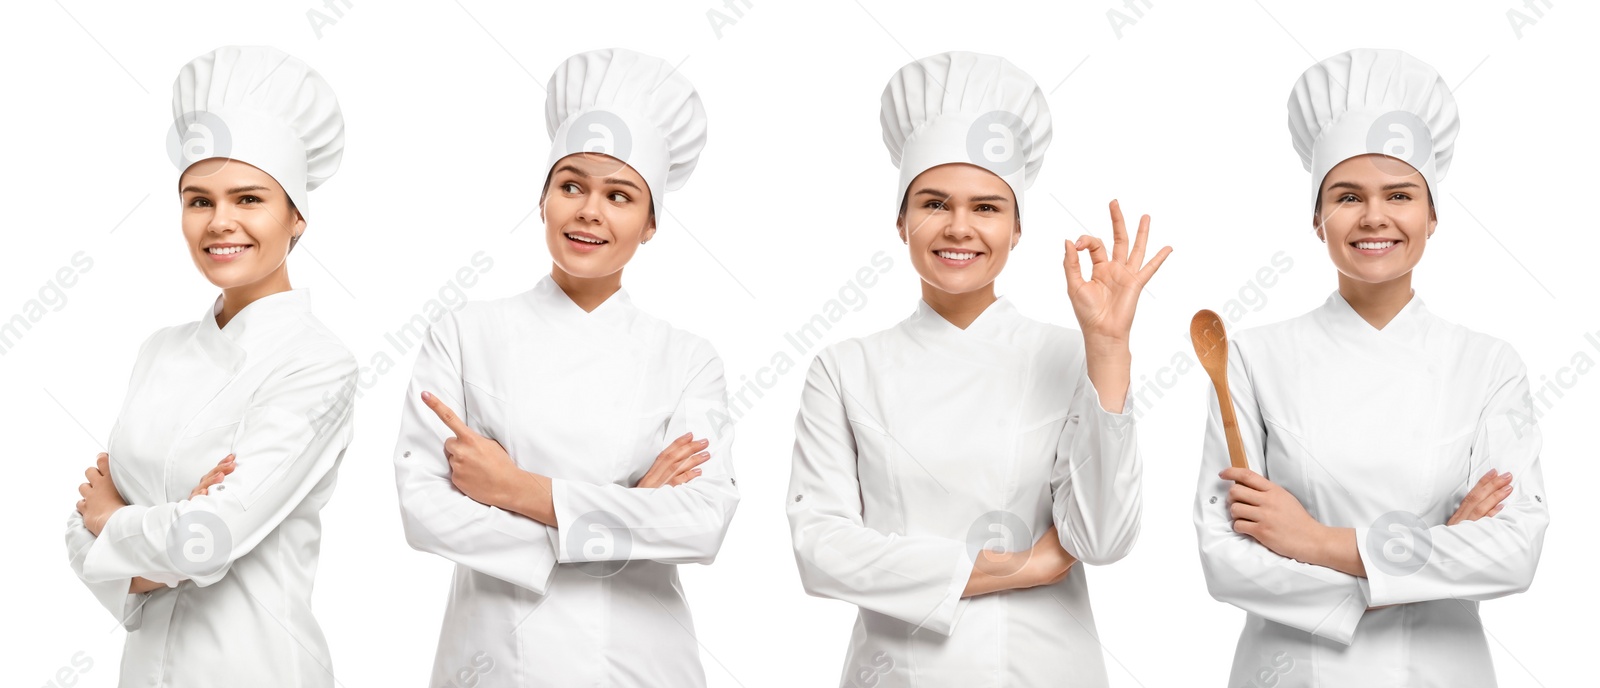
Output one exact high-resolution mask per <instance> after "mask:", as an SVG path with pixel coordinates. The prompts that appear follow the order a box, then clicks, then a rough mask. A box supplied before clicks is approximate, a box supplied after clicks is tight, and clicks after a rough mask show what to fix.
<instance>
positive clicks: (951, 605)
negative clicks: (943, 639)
mask: <svg viewBox="0 0 1600 688" xmlns="http://www.w3.org/2000/svg"><path fill="white" fill-rule="evenodd" d="M971 578H972V559H971V558H970V557H968V556H967V553H966V551H965V549H964V547H963V550H962V551H959V552H958V553H957V554H956V561H955V570H953V571H951V572H950V587H949V588H948V589H946V590H945V593H944V599H943V600H941V601H940V602H939V606H937V607H934V609H933V611H932V612H929V613H928V618H926V619H923V621H922V623H921V624H919V626H920V627H921V628H926V629H928V630H930V631H933V632H935V633H938V634H939V635H944V636H948V635H950V634H951V633H954V632H955V628H956V620H957V619H958V618H960V611H961V609H962V607H963V606H965V605H964V604H963V603H964V602H966V600H965V599H963V598H962V597H961V593H963V592H965V591H966V589H967V581H968V580H970V579H971Z"/></svg>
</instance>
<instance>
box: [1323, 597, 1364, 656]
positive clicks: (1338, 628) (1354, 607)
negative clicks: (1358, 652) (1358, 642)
mask: <svg viewBox="0 0 1600 688" xmlns="http://www.w3.org/2000/svg"><path fill="white" fill-rule="evenodd" d="M1366 613H1367V601H1366V600H1365V599H1362V597H1361V595H1357V594H1351V595H1349V596H1348V597H1345V598H1344V599H1343V600H1341V601H1340V602H1339V606H1337V607H1334V608H1333V610H1332V611H1329V612H1328V615H1327V616H1326V617H1323V619H1322V621H1321V622H1320V623H1318V624H1317V627H1316V629H1314V630H1312V632H1311V634H1312V635H1315V636H1317V637H1320V638H1327V639H1328V640H1332V641H1334V642H1336V643H1339V644H1340V645H1349V644H1350V643H1351V641H1353V640H1355V637H1356V626H1357V625H1359V624H1360V623H1361V617H1362V615H1364V614H1366Z"/></svg>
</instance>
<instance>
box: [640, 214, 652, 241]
mask: <svg viewBox="0 0 1600 688" xmlns="http://www.w3.org/2000/svg"><path fill="white" fill-rule="evenodd" d="M655 236H656V219H655V218H654V217H651V218H650V219H648V220H645V223H644V231H643V232H640V233H639V241H640V242H641V243H642V242H646V241H649V240H651V239H654V238H655Z"/></svg>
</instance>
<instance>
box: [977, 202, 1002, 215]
mask: <svg viewBox="0 0 1600 688" xmlns="http://www.w3.org/2000/svg"><path fill="white" fill-rule="evenodd" d="M978 212H980V213H996V212H1000V209H999V208H996V207H994V206H992V205H989V204H988V203H980V204H979V205H978Z"/></svg>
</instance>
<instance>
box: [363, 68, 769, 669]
mask: <svg viewBox="0 0 1600 688" xmlns="http://www.w3.org/2000/svg"><path fill="white" fill-rule="evenodd" d="M547 97H548V100H547V104H546V109H545V115H546V122H547V126H548V129H549V133H550V137H551V145H552V148H551V152H550V156H549V159H548V161H547V163H546V168H547V169H548V174H547V178H546V182H545V185H544V187H543V191H542V192H541V193H542V195H541V198H540V213H541V217H542V218H543V220H544V223H545V237H546V244H547V245H548V248H549V250H550V254H551V259H552V266H551V270H550V274H548V275H545V276H544V277H541V278H540V279H539V280H538V281H537V283H536V284H534V285H533V288H532V289H530V290H528V291H526V292H523V293H521V294H518V295H516V296H511V297H508V298H502V299H497V300H491V301H482V302H471V303H468V304H467V305H466V306H465V307H463V308H462V309H460V310H459V311H457V312H454V313H450V314H447V315H445V316H444V318H443V319H441V320H440V321H439V322H438V323H436V324H435V325H434V326H433V327H432V328H431V330H430V332H429V335H428V337H427V338H426V339H425V341H424V343H423V345H422V347H421V349H420V352H419V353H418V357H417V362H416V367H415V369H414V371H413V373H412V379H411V385H410V389H409V390H408V392H407V396H406V400H405V405H404V407H403V409H402V411H401V428H400V437H399V441H398V443H397V445H396V447H395V458H394V461H395V476H396V481H397V483H398V488H399V492H400V511H401V516H402V519H403V522H404V526H405V533H406V540H407V541H408V542H409V543H410V544H411V546H412V547H414V548H416V549H418V550H421V551H424V552H431V553H433V554H437V555H439V556H442V557H445V558H446V559H449V560H450V561H453V562H455V564H456V568H455V576H454V581H453V582H452V584H451V586H450V591H449V602H448V605H447V607H446V610H445V616H444V623H443V627H442V628H441V629H440V632H439V646H438V652H437V654H436V655H435V657H434V665H433V678H432V682H431V683H430V684H429V685H436V686H437V685H477V686H491V687H492V686H507V687H512V686H516V687H522V686H562V687H565V686H638V687H643V686H699V685H704V684H705V676H704V672H703V670H702V668H701V664H700V653H699V646H698V644H697V643H696V642H695V638H694V624H693V621H692V619H691V616H690V613H689V607H688V601H687V599H686V598H685V595H684V591H683V586H682V584H681V583H680V581H679V579H678V568H677V566H678V565H679V564H691V563H704V564H709V563H711V561H712V560H713V559H714V558H716V555H717V550H718V549H719V548H720V546H721V544H722V539H723V535H724V534H725V533H726V532H727V528H728V522H729V520H730V519H731V518H732V517H733V513H734V509H735V506H736V505H737V504H738V501H739V493H738V489H737V488H736V486H735V483H734V473H733V464H732V456H731V452H732V445H733V434H732V428H731V427H728V426H727V425H726V424H725V423H719V422H718V419H724V418H727V408H726V402H725V399H724V393H725V392H724V390H725V383H724V380H723V367H722V362H721V360H720V359H719V358H718V357H717V353H716V351H715V350H714V349H713V348H712V347H711V345H710V344H708V343H707V342H706V341H705V340H703V339H701V338H699V337H697V336H695V335H692V334H689V333H688V332H684V331H683V330H679V329H676V328H674V327H672V326H671V325H669V324H667V323H666V322H663V321H661V320H658V319H656V318H654V317H652V316H650V315H649V314H647V313H645V312H643V311H641V310H640V309H639V308H638V307H636V306H635V305H634V304H633V302H632V300H631V299H630V298H629V295H628V292H627V291H626V290H625V289H623V288H622V285H621V278H622V270H623V267H624V266H625V265H626V264H627V263H628V261H629V260H630V259H632V258H633V257H634V255H635V254H636V253H637V252H639V251H642V250H647V249H644V248H641V247H642V246H644V245H645V244H646V242H648V241H649V240H650V238H651V237H652V236H654V234H655V231H656V220H657V218H658V217H659V215H660V212H661V205H662V199H663V196H664V195H665V194H666V193H667V192H668V191H672V190H676V189H678V188H680V187H682V186H683V184H684V182H685V181H687V180H688V178H689V174H690V172H691V171H692V170H693V169H694V167H695V163H696V161H697V160H698V158H699V155H700V151H701V149H702V148H703V147H704V145H705V132H706V116H705V111H704V109H703V107H702V106H701V103H700V98H699V96H698V95H697V94H696V92H695V90H694V87H693V86H692V85H691V84H690V83H689V81H688V79H687V78H685V77H684V76H683V74H682V73H681V72H679V71H677V70H675V69H674V68H673V66H672V65H670V64H668V63H667V62H665V61H663V60H660V59H658V58H655V57H651V56H648V55H641V54H639V53H635V52H632V51H628V50H621V49H613V50H597V51H592V52H586V53H581V54H578V55H574V56H572V57H571V58H568V59H567V60H566V61H565V62H563V63H562V64H561V65H560V66H559V67H557V68H556V71H555V74H554V75H553V76H552V77H551V78H550V83H549V87H548V89H547ZM462 676H468V677H470V679H471V682H467V681H463V680H462V678H461V677H462ZM474 682H475V683H474Z"/></svg>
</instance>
